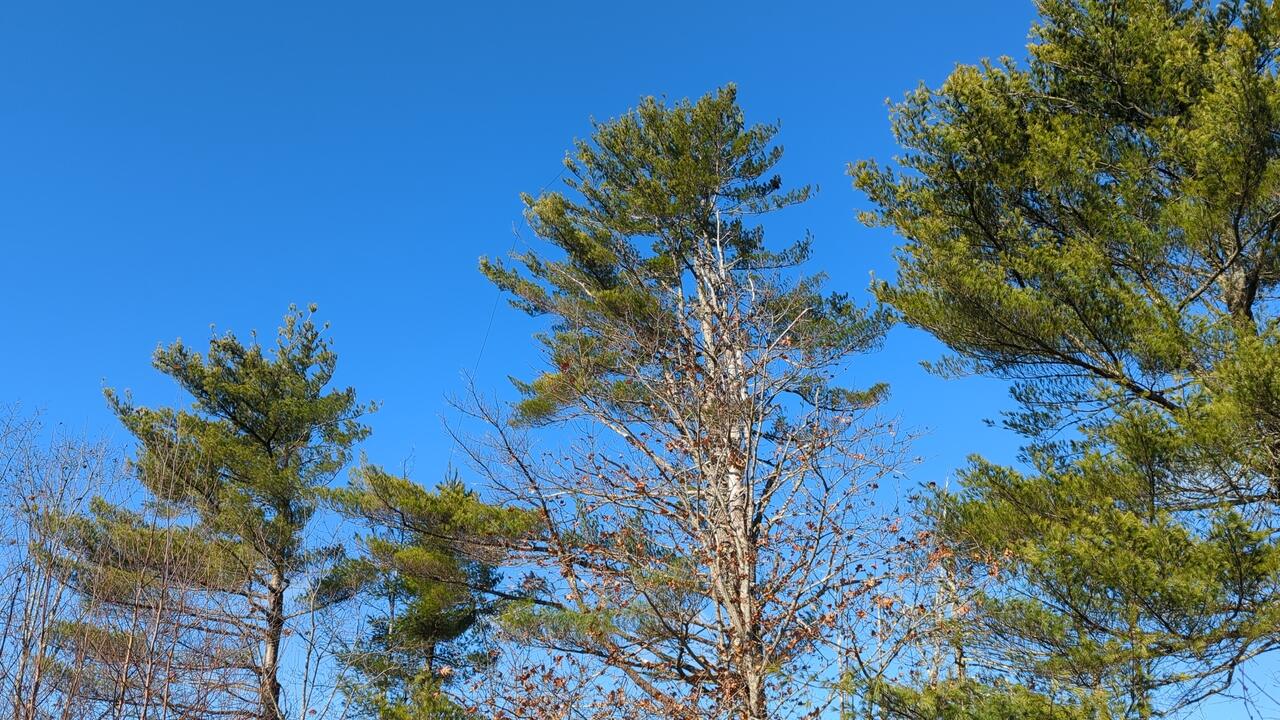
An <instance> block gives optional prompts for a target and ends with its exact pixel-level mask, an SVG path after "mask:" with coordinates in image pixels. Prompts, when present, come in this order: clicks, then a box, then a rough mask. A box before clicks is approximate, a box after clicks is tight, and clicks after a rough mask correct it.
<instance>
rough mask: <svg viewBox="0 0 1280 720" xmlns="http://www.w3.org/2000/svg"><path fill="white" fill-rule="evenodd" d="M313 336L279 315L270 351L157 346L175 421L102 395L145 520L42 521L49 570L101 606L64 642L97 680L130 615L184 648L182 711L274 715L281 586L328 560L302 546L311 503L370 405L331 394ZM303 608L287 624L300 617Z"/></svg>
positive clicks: (330, 552)
mask: <svg viewBox="0 0 1280 720" xmlns="http://www.w3.org/2000/svg"><path fill="white" fill-rule="evenodd" d="M311 311H312V312H314V307H312V308H311ZM322 331H323V328H322V327H321V326H317V325H316V324H315V323H314V322H313V320H312V319H311V315H310V314H303V313H302V312H301V311H298V310H297V309H295V308H291V309H290V312H289V313H288V314H287V315H286V316H285V319H284V325H283V326H282V327H281V328H280V330H279V335H278V339H277V343H276V346H275V348H274V350H273V351H267V350H265V349H264V348H263V347H262V346H261V345H259V344H258V343H257V342H256V341H255V342H252V343H249V344H244V343H242V342H241V341H240V340H239V339H237V338H236V337H235V336H234V335H232V334H229V333H228V334H226V335H223V336H218V337H214V338H213V339H211V340H210V342H209V350H208V353H207V354H205V355H201V354H200V353H197V352H194V351H193V350H191V349H190V348H189V347H188V346H186V345H184V344H183V343H182V342H181V341H178V342H176V343H174V344H172V345H170V346H168V347H164V348H161V349H159V350H157V351H156V354H155V358H154V365H155V367H156V369H158V370H159V371H161V372H162V373H164V374H166V375H168V376H170V377H172V378H173V379H174V380H175V381H176V382H177V383H178V384H179V386H181V387H182V388H183V389H184V390H185V391H186V392H188V393H189V394H190V395H191V396H192V398H193V406H192V408H191V409H189V410H185V409H177V408H159V409H151V408H144V407H138V406H136V405H134V404H133V403H132V402H131V400H130V399H129V398H128V397H127V396H120V395H118V394H116V393H114V392H112V391H108V392H107V397H108V400H109V402H110V403H111V406H112V408H113V409H114V410H115V411H116V414H117V415H118V416H119V418H120V420H121V422H122V423H123V424H124V425H125V427H126V428H128V430H129V431H130V432H131V433H132V434H133V435H134V436H135V437H136V438H137V440H138V451H137V457H136V459H135V461H134V462H133V469H134V471H135V475H136V477H137V479H138V481H139V482H140V483H141V485H142V486H143V487H144V488H145V490H146V491H147V496H148V497H147V500H146V503H147V505H146V508H147V509H146V511H145V512H143V511H139V510H137V509H130V508H125V507H119V506H114V505H110V504H109V503H107V502H105V501H99V502H98V503H96V507H95V511H94V513H93V514H92V515H90V516H80V517H74V516H72V517H62V518H57V519H56V521H57V522H59V523H60V524H62V525H64V526H66V527H67V528H70V529H74V530H75V532H68V533H64V536H66V537H68V538H71V539H69V540H68V541H67V542H66V544H65V546H64V547H63V548H62V549H61V553H62V558H61V561H62V562H66V563H69V564H71V565H72V566H74V567H75V568H76V577H77V582H78V583H79V586H80V587H81V589H82V590H92V593H90V595H91V596H92V597H93V598H94V599H95V601H96V602H98V603H99V604H100V605H101V607H100V610H101V613H100V614H99V616H98V621H99V622H100V623H102V625H101V627H99V628H96V629H95V628H92V627H81V628H75V629H71V628H69V629H68V632H67V633H65V634H66V637H67V638H68V640H69V642H70V643H71V644H70V646H69V647H68V648H67V654H68V655H71V656H76V657H80V658H83V659H85V660H86V661H87V663H86V665H87V666H86V672H90V673H95V672H96V673H97V674H98V675H102V676H109V675H111V674H112V672H113V671H112V668H115V667H118V666H119V665H120V663H119V662H118V660H119V658H120V657H121V652H122V651H121V647H122V645H123V646H131V645H132V644H133V643H132V640H131V637H132V634H133V633H131V632H123V633H122V632H121V631H119V629H118V627H117V625H116V624H114V622H113V621H114V620H118V619H119V618H120V617H121V613H124V614H125V615H127V614H129V613H130V612H131V611H132V612H135V613H136V612H137V611H138V610H139V609H141V610H142V611H143V612H144V613H151V614H154V616H155V617H156V618H157V622H159V623H163V624H165V625H167V626H168V627H169V628H170V629H174V628H176V630H174V636H175V637H181V638H182V639H183V641H182V643H181V644H182V645H183V646H184V647H186V648H189V649H190V651H189V652H183V653H181V655H180V657H178V658H177V659H176V661H173V665H174V671H175V677H174V678H173V683H174V684H175V686H176V685H178V684H181V683H183V682H185V683H189V684H190V685H191V686H194V687H197V688H199V689H200V690H201V692H202V693H203V696H202V697H201V698H199V699H198V701H197V700H193V701H192V703H193V704H191V705H188V706H185V709H183V706H178V709H179V711H180V712H182V713H183V714H190V715H192V716H196V715H198V716H202V717H205V716H207V717H214V716H219V715H224V714H231V715H234V716H237V717H241V716H244V715H245V713H248V714H249V715H250V716H252V717H256V718H261V720H279V719H280V718H283V717H284V716H285V715H284V710H283V698H282V691H281V658H282V652H283V648H282V645H283V642H284V638H285V635H286V628H287V626H288V624H289V622H290V621H291V619H292V618H293V616H294V614H295V611H294V609H293V608H291V606H290V602H291V598H293V597H295V596H296V595H297V593H298V592H300V591H301V590H302V589H300V588H295V587H294V585H295V583H296V582H297V581H298V580H299V579H300V578H303V577H305V576H306V575H307V574H309V573H315V572H319V571H320V569H321V568H322V567H323V566H324V565H325V564H326V562H327V561H328V560H329V559H331V558H332V557H333V556H334V555H335V549H334V548H324V547H313V546H312V544H311V536H310V533H309V527H310V524H311V522H312V520H313V518H314V516H315V513H316V511H317V507H318V506H317V500H318V491H319V490H320V489H321V488H322V487H323V486H324V485H325V484H326V483H327V482H328V481H329V480H330V479H331V478H332V477H333V476H334V475H335V474H336V473H337V472H338V471H339V470H340V469H341V468H342V467H343V466H344V465H345V464H346V463H347V462H348V460H349V457H350V454H351V448H352V446H353V445H354V444H355V443H356V442H358V441H359V440H361V439H362V438H364V437H365V436H366V435H367V434H368V429H367V428H366V427H365V426H364V425H363V424H361V422H360V418H361V416H362V415H364V414H365V413H367V412H368V411H369V410H370V409H371V408H370V406H368V405H362V404H359V403H358V402H357V401H356V397H355V392H354V391H353V390H352V389H350V388H346V389H340V390H333V389H329V385H330V382H331V380H332V378H333V373H334V368H335V365H336V362H337V356H336V354H335V353H334V352H333V350H332V349H331V348H330V344H329V341H328V340H326V339H325V338H324V337H323V332H322ZM161 520H163V522H161ZM157 548H163V549H164V552H155V550H156V549H157ZM179 580H181V582H179ZM111 588H116V589H117V590H116V591H111ZM291 588H293V589H292V590H291ZM301 605H302V607H301V609H299V610H297V612H298V613H305V612H309V611H312V610H314V605H313V604H310V603H301ZM91 622H92V621H91ZM72 630H74V632H73V631H72ZM77 638H78V639H77ZM120 672H122V673H123V674H124V675H125V676H127V675H128V674H129V672H130V671H129V670H128V669H127V667H126V668H125V669H123V670H120ZM210 695H212V697H210ZM150 701H151V700H148V702H150ZM121 703H125V700H124V699H122V700H121ZM237 713H238V714H237ZM143 714H144V715H145V714H146V713H145V711H143Z"/></svg>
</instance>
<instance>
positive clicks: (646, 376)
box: [469, 86, 901, 720]
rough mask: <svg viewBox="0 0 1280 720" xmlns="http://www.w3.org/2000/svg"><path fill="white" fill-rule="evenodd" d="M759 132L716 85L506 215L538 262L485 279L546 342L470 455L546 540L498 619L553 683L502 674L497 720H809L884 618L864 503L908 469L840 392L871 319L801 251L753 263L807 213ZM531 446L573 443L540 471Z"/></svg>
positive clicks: (877, 316)
mask: <svg viewBox="0 0 1280 720" xmlns="http://www.w3.org/2000/svg"><path fill="white" fill-rule="evenodd" d="M776 130H777V127H776V126H774V125H751V126H748V125H747V124H746V123H745V122H744V118H743V113H742V110H741V109H740V108H739V106H738V104H737V101H736V92H735V90H734V88H733V87H732V86H729V87H726V88H723V89H721V90H719V91H717V92H714V93H712V94H709V95H707V96H704V97H702V98H700V99H698V100H697V101H692V102H691V101H687V100H686V101H682V102H679V103H675V104H672V105H667V104H665V103H663V102H660V101H658V100H655V99H652V98H650V99H647V100H644V101H643V102H642V103H641V104H640V105H639V107H638V108H636V109H635V110H633V111H631V112H628V113H627V114H625V115H622V116H621V117H618V118H616V119H613V120H610V121H608V122H599V123H596V124H595V125H594V130H593V133H592V136H591V138H590V139H589V140H585V141H581V142H579V143H577V145H576V147H575V149H574V151H573V153H571V156H570V157H569V158H568V159H566V162H565V165H566V172H567V176H568V179H567V180H566V184H567V186H568V192H567V193H562V192H558V191H551V192H546V193H544V194H541V195H539V196H538V197H536V198H535V197H525V202H526V204H527V208H528V211H527V215H528V219H529V223H530V225H531V227H532V229H533V231H534V232H535V233H536V234H537V236H538V237H539V238H540V239H541V240H543V241H544V242H545V244H546V245H547V246H548V247H549V248H551V253H550V254H543V253H541V252H535V251H529V252H525V253H521V254H518V255H517V256H515V262H514V263H511V264H507V263H502V262H498V261H490V260H482V263H481V268H482V270H483V271H484V273H485V274H486V275H488V277H489V278H491V279H492V280H493V281H494V282H495V283H496V284H497V285H498V286H499V287H501V288H503V289H504V290H506V291H508V292H509V293H511V295H512V297H513V300H512V302H513V304H514V305H516V306H517V307H518V308H521V309H524V310H526V311H527V312H529V313H530V314H532V315H534V316H540V317H545V318H547V319H548V320H549V325H550V327H549V331H548V332H547V333H546V334H544V335H540V336H539V337H540V340H541V342H542V344H543V347H544V348H545V351H546V356H547V359H548V368H547V370H546V371H545V372H543V373H542V374H540V375H539V376H538V377H536V378H534V379H533V380H531V381H528V382H523V381H521V382H518V383H517V386H518V388H519V389H520V391H521V392H522V393H523V399H522V400H521V401H520V402H519V403H518V404H517V405H516V406H515V409H514V416H513V417H507V416H506V415H505V414H504V413H503V412H501V410H500V408H496V407H495V406H493V405H486V404H484V403H483V402H482V403H480V404H479V405H477V406H474V407H472V408H471V411H472V412H473V413H475V414H476V416H478V417H480V418H482V419H485V420H487V421H489V425H490V430H491V436H490V437H489V444H487V445H483V446H477V445H472V446H470V447H469V450H470V451H471V453H472V456H473V459H474V460H476V464H477V465H478V466H479V467H480V468H481V469H482V470H484V471H485V472H486V473H487V474H488V477H489V479H490V480H491V481H493V483H494V484H495V485H496V486H497V487H498V489H499V490H500V491H502V492H503V493H504V494H503V495H502V496H500V497H501V499H503V500H504V501H506V502H510V503H512V504H513V505H515V506H517V507H522V508H527V509H530V510H532V511H534V512H536V513H537V515H538V517H539V520H540V527H541V533H540V535H539V536H538V537H537V539H536V541H535V542H530V543H527V544H526V546H525V547H524V548H523V549H522V552H521V553H520V554H518V556H517V559H519V560H521V561H523V562H527V563H529V564H531V565H534V566H535V567H538V568H540V569H541V572H540V573H538V574H537V576H536V578H537V580H539V581H540V582H541V583H542V584H541V586H540V587H536V588H534V589H533V594H532V596H531V597H530V599H529V600H528V601H526V602H524V603H519V604H516V605H515V606H513V607H512V608H510V609H509V610H507V611H506V612H505V613H504V614H503V616H502V621H503V623H504V627H505V628H506V630H507V631H508V632H510V633H513V634H515V635H516V636H517V637H519V638H521V639H522V640H523V641H524V642H526V643H530V644H532V645H533V646H535V647H539V648H542V649H543V650H544V651H546V652H547V654H548V655H549V656H550V657H551V658H553V660H554V662H552V663H550V664H548V665H542V666H530V667H524V668H518V669H517V672H514V673H513V676H514V678H515V680H516V681H517V685H516V688H517V689H515V690H513V691H512V692H511V693H509V694H510V695H512V696H517V697H519V698H521V701H520V702H513V703H509V704H508V705H506V706H504V707H503V708H502V711H503V712H504V714H506V715H507V716H515V717H533V716H539V715H545V714H546V713H554V712H570V711H571V710H570V708H572V711H573V712H575V713H577V714H578V715H579V716H587V717H667V718H693V717H719V718H739V719H741V720H764V718H775V717H785V716H789V715H792V714H803V713H807V712H811V711H813V710H814V708H820V707H824V706H825V704H826V703H832V702H834V701H835V694H834V692H833V690H832V686H831V684H830V683H831V682H833V681H834V680H835V679H836V677H835V675H834V671H833V665H834V664H836V663H838V662H839V660H837V659H836V658H835V656H836V655H837V654H838V652H839V649H838V647H837V645H838V644H839V643H838V639H837V638H835V637H834V635H835V634H836V633H835V631H836V629H837V628H841V627H843V625H842V623H843V622H844V621H845V620H847V619H848V618H852V617H855V615H854V612H853V607H854V606H856V605H858V604H859V603H866V604H868V606H869V604H870V603H872V602H873V601H878V602H879V603H880V604H881V606H882V607H888V606H892V605H893V600H892V598H889V597H886V596H884V595H882V594H881V589H880V584H879V583H880V581H881V579H882V574H883V573H886V572H888V566H887V565H886V564H885V562H884V555H886V554H891V553H889V551H888V550H887V548H886V547H884V543H885V542H889V543H894V542H897V541H896V539H895V538H892V536H891V534H892V533H893V530H894V529H895V528H896V527H897V526H896V525H894V524H893V523H892V522H891V521H889V520H886V519H884V518H883V517H881V516H880V515H878V514H877V513H876V512H875V510H874V508H870V507H869V506H868V503H869V501H870V499H871V497H872V495H873V490H874V487H875V483H876V481H877V480H878V479H879V478H881V477H883V476H884V475H886V474H888V473H890V472H892V471H893V470H894V468H895V467H896V463H897V461H898V460H899V457H898V452H899V451H900V450H901V448H900V447H899V446H898V444H897V443H896V442H895V441H894V440H893V439H892V438H891V437H890V434H891V433H890V431H891V428H888V427H885V426H882V425H879V424H877V423H876V422H874V421H873V419H872V417H871V415H870V414H869V408H871V407H873V406H874V405H875V404H876V403H877V401H878V400H879V399H880V398H881V397H882V396H883V394H884V387H883V386H880V385H875V386H873V387H871V388H870V389H866V390H852V389H848V388H844V387H841V386H840V384H839V383H838V382H837V378H836V375H837V373H838V372H840V371H841V370H842V369H843V366H844V363H845V362H846V361H847V360H848V359H849V358H850V356H851V355H853V354H855V353H858V352H861V351H865V350H869V349H871V348H874V347H875V346H876V345H877V344H878V343H879V341H880V340H881V338H882V336H883V334H884V332H885V329H886V319H885V317H884V316H883V314H882V313H879V312H876V311H871V310H866V309H864V308H862V307H859V306H858V305H856V304H855V303H853V302H852V301H851V300H850V299H849V298H847V297H845V296H843V295H839V294H825V293H824V292H823V290H822V288H821V284H822V277H821V276H814V275H804V274H802V273H801V272H800V271H799V269H798V268H799V266H801V265H802V264H803V263H804V262H805V261H806V260H807V259H808V258H809V255H810V246H809V242H808V240H807V238H806V239H804V240H802V241H800V242H797V243H795V244H793V245H790V246H788V247H784V248H780V249H777V250H770V249H769V248H768V246H767V244H766V241H765V234H764V228H763V226H761V225H760V224H759V221H760V218H762V217H764V216H766V215H768V214H770V213H773V212H775V211H781V210H783V209H784V208H788V207H791V206H795V205H797V204H799V203H801V202H802V201H804V200H805V199H806V198H808V197H809V195H810V189H809V188H799V189H792V190H785V189H784V188H783V185H782V181H781V179H780V178H779V177H778V176H777V175H776V174H775V173H774V168H775V166H776V165H777V163H778V161H779V160H780V158H781V155H782V150H781V148H780V147H777V146H775V145H773V144H772V143H773V138H774V136H775V133H776ZM508 420H510V421H513V422H514V427H513V425H512V424H511V423H509V422H508ZM543 426H553V427H556V428H560V429H562V430H563V431H564V432H566V433H568V435H567V436H565V435H559V437H567V438H568V439H569V444H568V446H567V447H565V448H563V449H561V450H555V451H551V450H547V451H545V452H544V451H540V450H537V449H535V447H536V446H534V445H532V443H533V439H532V438H531V437H529V436H528V435H527V434H526V433H527V431H532V430H534V429H536V428H540V427H543ZM553 437H556V435H554V434H553ZM885 535H890V537H888V538H886V537H885ZM860 563H861V564H860ZM866 615H867V613H865V612H864V613H863V616H866ZM862 639H863V640H866V639H867V636H866V635H864V636H863V638H862ZM575 672H576V673H578V674H577V675H573V673H575ZM596 678H606V679H601V680H599V681H597V680H596ZM520 682H523V684H518V683H520ZM824 683H825V684H824ZM575 702H578V703H579V704H578V705H576V706H575V705H574V703H575Z"/></svg>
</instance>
